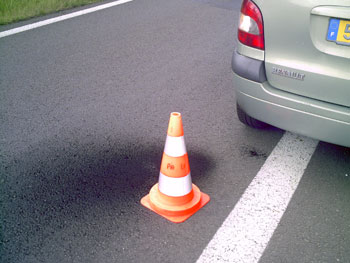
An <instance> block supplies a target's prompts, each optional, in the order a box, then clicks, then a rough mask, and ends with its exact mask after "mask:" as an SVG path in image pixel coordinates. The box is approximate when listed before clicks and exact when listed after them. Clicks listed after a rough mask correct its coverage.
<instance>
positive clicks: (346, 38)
mask: <svg viewBox="0 0 350 263" xmlns="http://www.w3.org/2000/svg"><path fill="white" fill-rule="evenodd" d="M327 40H328V41H333V42H335V43H337V44H339V45H346V46H350V21H349V20H342V19H337V18H331V19H330V20H329V26H328V33H327Z"/></svg>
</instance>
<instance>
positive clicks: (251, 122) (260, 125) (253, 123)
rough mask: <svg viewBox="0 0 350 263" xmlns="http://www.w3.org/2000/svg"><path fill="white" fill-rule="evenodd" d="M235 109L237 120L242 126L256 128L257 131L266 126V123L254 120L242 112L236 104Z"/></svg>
mask: <svg viewBox="0 0 350 263" xmlns="http://www.w3.org/2000/svg"><path fill="white" fill-rule="evenodd" d="M236 108H237V116H238V119H239V120H240V121H241V122H242V123H243V124H245V125H248V126H250V127H252V128H257V129H262V128H266V127H267V126H268V124H267V123H265V122H262V121H259V120H257V119H254V118H253V117H250V116H249V115H248V114H247V113H245V111H244V110H242V108H241V107H240V106H239V105H238V104H236Z"/></svg>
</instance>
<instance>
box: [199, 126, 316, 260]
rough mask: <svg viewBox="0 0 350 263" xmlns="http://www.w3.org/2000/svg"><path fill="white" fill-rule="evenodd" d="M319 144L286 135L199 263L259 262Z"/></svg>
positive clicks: (293, 135)
mask: <svg viewBox="0 0 350 263" xmlns="http://www.w3.org/2000/svg"><path fill="white" fill-rule="evenodd" d="M317 144H318V141H316V140H312V139H310V138H305V137H302V136H299V135H296V134H292V133H289V132H286V133H285V134H284V135H283V137H282V138H281V140H280V141H279V142H278V144H277V145H276V147H275V148H274V150H273V151H272V153H271V154H270V156H269V157H268V158H267V160H266V162H265V163H264V165H263V166H262V168H261V169H260V171H259V172H258V174H257V175H256V177H255V178H254V179H253V181H252V182H251V183H250V185H249V186H248V188H247V189H246V191H245V192H244V194H243V195H242V197H241V198H240V200H239V201H238V203H237V204H236V205H235V207H234V209H233V210H232V211H231V213H230V214H229V215H228V217H227V218H226V219H225V221H224V223H223V224H222V226H221V227H220V228H219V229H218V230H217V232H216V234H215V235H214V237H213V238H212V240H211V241H210V242H209V244H208V245H207V247H206V248H205V249H204V250H203V252H202V254H201V256H200V257H199V258H198V260H197V262H198V263H200V262H239V263H244V262H247V263H254V262H258V261H259V259H260V257H261V255H262V254H263V252H264V250H265V248H266V246H267V244H268V242H269V240H270V238H271V237H272V234H273V233H274V231H275V229H276V228H277V226H278V224H279V222H280V220H281V218H282V216H283V214H284V212H285V210H286V208H287V206H288V203H289V201H290V199H291V198H292V196H293V193H294V191H295V190H296V188H297V186H298V184H299V182H300V179H301V177H302V175H303V173H304V171H305V169H306V167H307V165H308V163H309V161H310V159H311V156H312V155H313V153H314V151H315V149H316V146H317Z"/></svg>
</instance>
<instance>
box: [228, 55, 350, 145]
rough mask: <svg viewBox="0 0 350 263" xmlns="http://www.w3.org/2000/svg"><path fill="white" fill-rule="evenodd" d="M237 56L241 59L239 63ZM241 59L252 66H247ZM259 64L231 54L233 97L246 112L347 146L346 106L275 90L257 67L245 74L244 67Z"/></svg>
mask: <svg viewBox="0 0 350 263" xmlns="http://www.w3.org/2000/svg"><path fill="white" fill-rule="evenodd" d="M237 57H238V58H240V59H242V60H240V63H237ZM241 57H243V58H241ZM243 61H248V62H249V61H250V62H249V63H253V64H255V66H254V67H253V66H252V64H249V65H250V66H248V67H247V64H245V62H243ZM259 65H262V66H263V61H259V60H254V59H250V58H248V57H245V56H242V55H239V54H238V53H235V54H234V55H233V59H232V69H233V71H234V87H235V90H236V99H237V103H238V104H239V105H240V107H241V108H242V109H243V110H244V111H245V112H246V113H247V114H248V115H250V116H251V117H253V118H256V119H258V120H260V121H263V122H266V123H268V124H271V125H273V126H276V127H278V128H281V129H284V130H288V131H292V132H295V133H298V134H301V135H305V136H309V137H312V138H315V139H319V140H321V141H326V142H330V143H334V144H339V145H342V146H346V147H350V109H349V108H347V107H343V106H339V105H335V104H330V103H326V102H322V101H318V100H314V99H310V98H306V97H302V96H298V95H295V94H291V93H288V92H284V91H282V90H279V89H276V88H274V87H272V86H271V85H270V84H269V83H268V81H266V78H265V79H264V77H262V76H263V75H262V74H261V71H260V70H259V71H257V70H255V73H254V70H253V71H252V70H250V72H249V73H247V69H248V71H249V69H253V68H255V69H256V68H258V69H260V68H261V67H260V66H259ZM254 74H255V77H254V78H252V77H251V76H252V75H254ZM251 79H254V81H253V80H251ZM259 81H261V83H260V82H259Z"/></svg>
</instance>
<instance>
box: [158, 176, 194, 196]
mask: <svg viewBox="0 0 350 263" xmlns="http://www.w3.org/2000/svg"><path fill="white" fill-rule="evenodd" d="M158 188H159V191H160V192H161V193H163V194H165V195H168V196H174V197H177V196H184V195H187V194H189V193H190V192H191V190H192V179H191V173H189V174H188V175H186V176H184V177H169V176H166V175H164V174H162V173H159V182H158Z"/></svg>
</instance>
